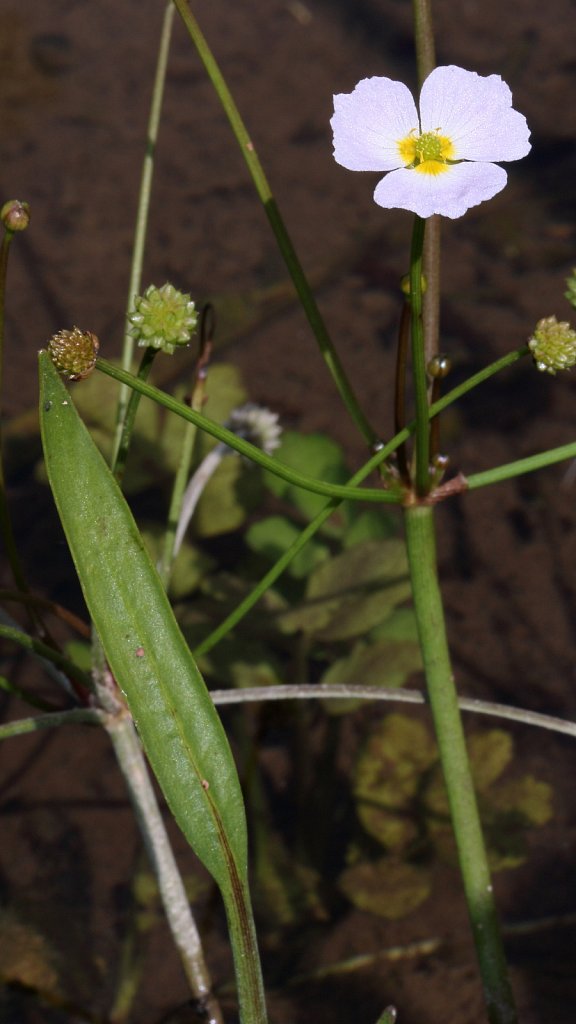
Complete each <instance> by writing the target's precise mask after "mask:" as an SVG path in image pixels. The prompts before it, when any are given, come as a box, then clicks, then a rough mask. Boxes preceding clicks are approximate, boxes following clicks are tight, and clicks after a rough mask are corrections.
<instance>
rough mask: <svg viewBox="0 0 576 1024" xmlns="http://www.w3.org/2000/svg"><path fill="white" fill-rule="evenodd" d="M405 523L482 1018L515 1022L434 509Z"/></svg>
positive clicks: (412, 511) (414, 512) (415, 510)
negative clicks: (450, 636) (448, 624)
mask: <svg viewBox="0 0 576 1024" xmlns="http://www.w3.org/2000/svg"><path fill="white" fill-rule="evenodd" d="M405 526H406V543H407V550H408V561H409V566H410V575H411V580H412V588H413V596H414V607H415V612H416V620H417V625H418V633H419V637H420V647H421V650H422V658H423V661H424V670H425V674H426V683H427V689H428V696H429V700H430V706H431V710H432V717H433V721H434V728H435V732H436V739H437V742H438V749H439V752H440V760H441V764H442V770H443V773H444V780H445V783H446V789H447V792H448V802H449V805H450V813H451V818H452V825H453V829H454V835H455V838H456V845H457V848H458V857H459V862H460V870H461V872H462V880H463V883H464V892H465V896H466V902H467V905H468V913H469V916H470V923H471V926H472V932H473V936H474V942H475V945H476V953H477V957H478V962H479V967H480V973H481V976H482V981H483V987H484V997H485V1000H486V1005H487V1009H488V1019H489V1021H490V1022H491V1024H516V1022H517V1015H516V1009H515V1006H514V1000H513V996H512V991H511V988H510V983H509V981H508V976H507V968H506V959H505V956H504V948H503V944H502V938H501V935H500V928H499V924H498V916H497V912H496V906H495V902H494V898H493V894H492V881H491V878H490V871H489V868H488V859H487V856H486V850H485V846H484V839H483V835H482V827H481V824H480V817H479V813H478V806H477V803H476V796H475V793H474V784H473V781H472V775H471V772H470V764H469V760H468V754H467V751H466V743H465V739H464V730H463V728H462V720H461V717H460V711H459V708H458V695H457V692H456V687H455V685H454V678H453V675H452V668H451V664H450V655H449V651H448V643H447V639H446V628H445V623H444V611H443V607H442V598H441V594H440V588H439V585H438V577H437V569H436V541H435V534H434V512H433V509H432V508H429V507H424V506H412V507H411V508H408V509H406V512H405Z"/></svg>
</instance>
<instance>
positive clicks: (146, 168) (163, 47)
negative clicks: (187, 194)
mask: <svg viewBox="0 0 576 1024" xmlns="http://www.w3.org/2000/svg"><path fill="white" fill-rule="evenodd" d="M173 22H174V8H173V6H172V3H171V2H168V3H167V4H166V9H165V11H164V20H163V22H162V31H161V33H160V46H159V48H158V60H157V64H156V75H155V78H154V86H153V90H152V103H151V107H150V116H149V120H148V137H147V141H146V153H145V156H144V162H143V165H142V177H141V181H140V194H139V197H138V210H137V213H136V228H135V231H134V247H133V250H132V265H131V268H130V283H129V285H128V301H127V303H126V325H127V324H128V316H129V315H130V313H131V312H132V311H133V309H134V299H135V297H136V296H137V295H138V294H139V293H140V287H141V283H142V265H143V262H144V246H145V243H146V230H147V227H148V213H149V209H150V194H151V191H152V177H153V174H154V154H155V150H156V143H157V141H158V130H159V127H160V115H161V111H162V97H163V95H164V85H165V82H166V68H167V66H168V51H169V49H170V39H171V35H172V25H173ZM133 356H134V338H133V336H132V335H131V334H130V332H129V330H128V327H127V326H126V329H125V331H124V346H123V349H122V367H123V368H124V369H125V370H130V369H131V367H132V359H133ZM129 397H130V389H129V388H128V386H127V385H125V384H124V385H122V387H121V389H120V395H119V398H118V411H117V421H116V439H115V444H114V451H113V456H112V458H113V462H114V463H115V462H116V460H117V458H118V451H119V448H120V443H121V437H122V434H123V431H124V418H125V416H126V412H127V408H128V400H129Z"/></svg>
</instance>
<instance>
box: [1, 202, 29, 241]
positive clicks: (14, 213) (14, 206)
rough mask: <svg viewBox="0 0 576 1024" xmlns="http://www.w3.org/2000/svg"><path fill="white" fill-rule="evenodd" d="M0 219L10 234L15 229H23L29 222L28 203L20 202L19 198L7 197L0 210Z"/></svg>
mask: <svg viewBox="0 0 576 1024" xmlns="http://www.w3.org/2000/svg"><path fill="white" fill-rule="evenodd" d="M0 220H1V221H2V224H3V225H4V227H5V228H6V231H10V232H11V233H12V234H14V232H15V231H25V230H26V228H27V227H28V225H29V223H30V207H29V205H28V203H21V202H20V200H19V199H9V200H8V202H7V203H4V206H3V207H2V209H1V210H0Z"/></svg>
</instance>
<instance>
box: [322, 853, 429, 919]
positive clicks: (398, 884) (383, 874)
mask: <svg viewBox="0 0 576 1024" xmlns="http://www.w3.org/2000/svg"><path fill="white" fill-rule="evenodd" d="M338 886H339V888H340V889H341V890H342V892H343V893H344V895H345V896H347V897H348V899H349V900H350V902H351V903H353V904H354V906H355V907H358V908H359V909H360V910H368V911H370V913H372V914H379V915H380V917H385V918H387V919H388V920H389V921H394V920H397V919H398V918H400V917H406V915H407V914H410V913H411V912H412V911H413V910H416V908H417V907H419V906H420V905H421V904H422V903H423V902H424V900H426V899H427V898H428V896H429V895H430V888H431V880H430V875H429V873H428V872H427V871H426V870H425V869H423V868H417V867H415V866H414V865H413V864H406V863H404V862H402V861H395V860H392V859H391V858H388V857H382V858H381V859H380V860H377V861H373V862H362V863H360V864H354V865H352V867H349V868H346V870H345V871H343V872H342V874H341V875H340V877H339V879H338Z"/></svg>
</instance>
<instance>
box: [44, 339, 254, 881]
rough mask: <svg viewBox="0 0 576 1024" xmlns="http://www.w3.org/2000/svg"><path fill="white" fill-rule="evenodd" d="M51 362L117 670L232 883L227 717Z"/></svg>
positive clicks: (94, 610)
mask: <svg viewBox="0 0 576 1024" xmlns="http://www.w3.org/2000/svg"><path fill="white" fill-rule="evenodd" d="M40 369H41V404H40V416H41V429H42V441H43V446H44V453H45V458H46V467H47V471H48V477H49V480H50V485H51V487H52V491H53V494H54V498H55V501H56V505H57V507H58V512H59V514H60V518H61V520H62V525H63V527H64V531H65V533H66V537H67V540H68V544H69V546H70V550H71V552H72V557H73V558H74V562H75V564H76V569H77V571H78V576H79V578H80V583H81V585H82V589H83V592H84V597H85V599H86V604H87V605H88V609H89V611H90V615H91V616H92V619H93V621H94V623H95V626H96V629H97V632H98V634H99V636H100V640H101V642H102V645H103V648H104V651H105V654H106V657H107V659H108V662H109V665H110V668H111V670H112V672H113V674H114V677H115V679H116V681H117V682H118V685H119V686H120V687H121V689H122V690H123V692H124V693H125V695H126V698H127V701H128V704H129V707H130V710H131V712H132V715H133V717H134V720H135V722H136V724H137V727H138V731H139V733H140V736H141V738H142V742H143V744H144V747H145V749H146V752H147V754H148V757H149V759H150V762H151V764H152V767H153V768H154V771H155V773H156V775H157V777H158V780H159V782H160V784H161V786H162V788H163V790H164V793H165V795H166V798H167V800H168V803H169V804H170V807H171V810H172V813H173V814H174V817H175V818H176V820H177V821H178V824H179V825H180V827H181V829H182V831H183V832H184V834H185V835H186V838H187V839H188V841H189V842H190V844H191V846H192V847H193V849H194V850H195V852H196V853H197V855H198V856H199V858H200V860H202V862H203V863H204V864H205V866H206V867H207V868H208V870H209V871H210V872H211V873H212V874H213V875H214V877H215V878H216V880H217V881H218V882H219V883H220V884H221V885H225V884H227V883H228V879H229V874H230V871H231V869H232V868H233V866H234V865H232V864H231V863H230V857H232V858H233V860H234V864H235V865H236V870H237V871H238V872H239V873H240V876H241V877H242V878H243V879H245V877H246V824H245V817H244V809H243V802H242V794H241V790H240V786H239V782H238V776H237V773H236V768H235V765H234V762H233V759H232V755H231V753H230V749H229V746H228V741H227V739H226V735H225V733H224V730H223V728H222V724H221V722H220V719H219V717H218V714H217V712H216V710H215V708H214V706H213V704H212V701H211V699H210V695H209V693H208V691H207V689H206V687H205V685H204V681H203V679H202V677H201V675H200V673H199V671H198V669H197V667H196V664H195V662H194V660H193V658H192V655H191V654H190V651H189V649H188V647H187V645H186V642H185V641H184V638H183V636H182V634H181V632H180V629H179V628H178V625H177V623H176V620H175V618H174V615H173V612H172V609H171V607H170V605H169V603H168V599H167V597H166V594H165V593H164V589H163V587H162V583H161V581H160V577H159V576H158V574H157V572H156V570H155V568H154V566H153V565H152V562H151V561H150V558H149V556H148V554H147V552H146V550H145V548H144V544H143V541H142V538H141V536H140V533H139V531H138V528H137V526H136V524H135V522H134V519H133V518H132V514H131V513H130V510H129V508H128V506H127V504H126V502H125V500H124V497H123V495H122V493H121V491H120V489H119V488H118V486H117V484H116V482H115V480H114V478H113V477H112V474H111V473H110V470H109V469H108V467H107V465H106V463H105V462H104V460H103V458H102V456H101V455H100V453H99V451H98V450H97V448H96V446H95V445H94V443H93V441H92V439H91V437H90V435H89V433H88V431H87V430H86V428H85V426H84V424H83V423H82V421H81V420H80V418H79V416H78V414H77V412H76V410H75V408H74V405H73V404H72V401H71V399H70V396H69V393H68V392H67V390H66V388H65V387H64V385H63V383H62V381H61V380H60V378H59V376H58V374H57V372H56V370H55V369H54V368H53V366H52V364H51V362H50V360H49V359H48V357H47V356H46V355H44V354H43V353H41V354H40ZM206 782H207V783H208V788H206V786H205V783H206Z"/></svg>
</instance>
